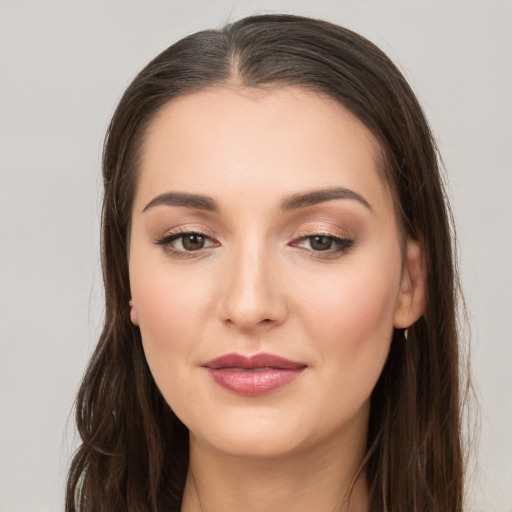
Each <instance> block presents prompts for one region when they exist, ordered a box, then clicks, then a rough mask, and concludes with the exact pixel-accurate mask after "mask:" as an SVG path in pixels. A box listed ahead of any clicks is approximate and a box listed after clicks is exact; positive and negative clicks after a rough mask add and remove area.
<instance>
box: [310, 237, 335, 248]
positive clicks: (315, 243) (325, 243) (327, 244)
mask: <svg viewBox="0 0 512 512" xmlns="http://www.w3.org/2000/svg"><path fill="white" fill-rule="evenodd" d="M333 243H334V240H333V238H332V237H330V236H312V237H310V238H309V244H310V246H311V249H313V250H314V251H328V250H329V249H331V248H332V245H333Z"/></svg>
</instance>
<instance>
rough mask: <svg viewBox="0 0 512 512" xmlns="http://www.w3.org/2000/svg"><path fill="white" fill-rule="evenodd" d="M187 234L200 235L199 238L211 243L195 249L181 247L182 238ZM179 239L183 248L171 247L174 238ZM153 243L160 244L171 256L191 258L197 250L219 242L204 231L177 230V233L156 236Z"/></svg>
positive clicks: (216, 244)
mask: <svg viewBox="0 0 512 512" xmlns="http://www.w3.org/2000/svg"><path fill="white" fill-rule="evenodd" d="M187 236H188V237H192V236H195V237H200V238H202V239H204V240H205V241H209V242H211V243H210V244H209V245H208V246H207V247H200V248H198V249H196V250H187V249H185V248H184V247H183V239H184V238H185V237H187ZM180 239H181V246H182V247H183V248H182V249H177V248H175V247H173V246H172V243H173V242H175V241H176V240H180ZM155 244H156V245H161V246H162V247H163V249H164V251H165V252H167V253H169V254H171V255H172V256H176V257H179V258H193V257H195V256H197V253H198V252H200V251H202V250H205V249H206V250H208V249H209V248H211V247H216V246H218V245H219V243H218V242H217V241H216V240H214V239H212V237H210V236H208V235H205V234H204V233H201V232H200V231H179V232H177V233H169V234H166V235H164V236H162V237H161V238H158V239H157V240H155Z"/></svg>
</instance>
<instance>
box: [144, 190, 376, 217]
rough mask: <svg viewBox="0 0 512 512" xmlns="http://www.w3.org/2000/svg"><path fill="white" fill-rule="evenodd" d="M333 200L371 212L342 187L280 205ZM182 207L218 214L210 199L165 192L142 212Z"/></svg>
mask: <svg viewBox="0 0 512 512" xmlns="http://www.w3.org/2000/svg"><path fill="white" fill-rule="evenodd" d="M334 199H352V200H355V201H358V202H360V203H361V204H362V205H364V206H365V207H366V208H368V209H369V210H370V211H372V212H373V208H372V207H371V205H370V203H369V202H368V201H367V200H366V199H365V198H364V197H363V196H361V195H360V194H358V193H357V192H354V191H353V190H350V189H348V188H343V187H333V188H326V189H321V190H312V191H309V192H301V193H298V194H292V195H291V196H288V197H286V198H285V199H284V200H283V201H282V202H281V205H280V209H281V211H283V212H286V211H290V210H298V209H299V208H305V207H308V206H314V205H316V204H320V203H324V202H326V201H332V200H334ZM160 205H167V206H182V207H185V208H196V209H198V210H205V211H208V212H219V211H220V208H219V205H218V204H217V203H216V202H215V200H214V199H213V198H211V197H208V196H204V195H200V194H189V193H186V192H165V193H164V194H160V195H158V196H156V197H155V198H153V199H152V200H151V201H150V202H149V203H148V204H147V205H146V206H145V207H144V209H143V210H142V211H143V212H145V211H146V210H149V209H150V208H154V207H155V206H160Z"/></svg>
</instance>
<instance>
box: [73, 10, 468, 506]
mask: <svg viewBox="0 0 512 512" xmlns="http://www.w3.org/2000/svg"><path fill="white" fill-rule="evenodd" d="M103 172H104V184H105V196H104V205H103V238H102V241H103V269H104V281H105V296H106V316H105V327H104V330H103V333H102V335H101V338H100V341H99V343H98V346H97V348H96V351H95V353H94V354H93V357H92V360H91V363H90V365H89V368H88V370H87V373H86V376H85V378H84V381H83V383H82V385H81V388H80V391H79V394H78V398H77V424H78V429H79V432H80V435H81V437H82V441H83V443H82V445H81V447H80V448H79V449H78V451H77V453H76V455H75V457H74V460H73V463H72V467H71V470H70V474H69V480H68V490H67V510H68V511H72V510H81V511H82V512H84V511H89V510H91V511H92V510H94V511H101V510H105V511H107V510H108V511H110V512H111V511H117V510H119V511H121V510H123V511H124V510H129V511H150V510H151V511H157V510H158V511H163V510H176V511H178V510H181V511H183V512H192V511H203V512H214V511H223V512H227V511H231V510H251V511H259V510H272V511H276V512H277V511H285V510H294V511H302V510H308V511H311V510H315V511H316V510H318V511H324V510H325V511H329V512H331V511H347V510H350V511H355V512H359V511H361V512H363V511H364V512H368V511H390V512H391V511H393V512H395V511H405V510H407V511H408V512H409V511H411V512H412V511H436V512H438V511H443V512H445V511H446V512H447V511H460V510H462V479H463V476H462V472H463V467H462V466H463V464H462V455H461V440H460V418H459V405H460V403H459V401H460V400H459V387H458V386H459V375H458V349H457V333H456V319H455V299H456V273H455V271H454V263H453V261H452V246H451V238H450V218H449V214H448V213H449V210H448V207H447V203H446V200H445V197H444V193H443V187H442V183H441V180H440V176H439V171H438V164H437V154H436V148H435V145H434V142H433V139H432V136H431V134H430V131H429V128H428V125H427V123H426V120H425V118H424V116H423V113H422V111H421V108H420V107H419V105H418V103H417V101H416V99H415V97H414V94H413V93H412V91H411V90H410V88H409V86H408V84H407V83H406V81H405V79H404V78H403V77H402V75H401V74H400V73H399V71H398V70H397V69H396V67H395V66H394V65H393V64H392V63H391V62H390V61H389V59H388V58H387V57H386V56H385V55H384V54H383V53H382V52H381V51H380V50H378V49H377V48H376V47H375V46H374V45H373V44H371V43H369V42H368V41H366V40H365V39H364V38H362V37H360V36H358V35H356V34H354V33H352V32H350V31H348V30H346V29H343V28H340V27H337V26H335V25H332V24H329V23H326V22H321V21H317V20H311V19H306V18H299V17H293V16H256V17H251V18H246V19H243V20H241V21H239V22H236V23H234V24H232V25H228V26H227V27H225V28H224V29H222V30H220V31H205V32H201V33H198V34H194V35H192V36H189V37H187V38H185V39H183V40H181V41H179V42H178V43H176V44H175V45H173V46H171V47H170V48H168V49H167V50H166V51H164V52H163V53H162V54H160V55H159V56H158V57H156V58H155V59H154V60H153V61H152V62H151V63H150V64H149V65H148V66H147V67H146V68H145V69H144V70H143V71H142V72H141V73H140V74H139V75H138V76H137V77H136V78H135V80H134V81H133V83H132V84H131V85H130V86H129V88H128V89H127V91H126V92H125V94H124V96H123V98H122V99H121V101H120V103H119V106H118V108H117V110H116V113H115V114H114V117H113V119H112V122H111V125H110V128H109V132H108V134H107V139H106V143H105V151H104V166H103Z"/></svg>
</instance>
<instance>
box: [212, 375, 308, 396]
mask: <svg viewBox="0 0 512 512" xmlns="http://www.w3.org/2000/svg"><path fill="white" fill-rule="evenodd" d="M303 371H304V368H297V369H280V368H262V369H255V370H244V369H233V368H220V369H214V368H208V373H209V374H210V376H211V377H212V379H213V380H214V381H215V382H216V383H217V384H218V385H219V386H221V387H223V388H225V389H228V390H229V391H233V392H234V393H237V394H238V395H246V396H259V395H265V394H267V393H270V392H271V391H275V390H276V389H279V388H282V387H283V386H286V384H289V383H290V382H292V381H294V380H295V379H296V378H298V377H299V376H300V375H301V373H302V372H303Z"/></svg>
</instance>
